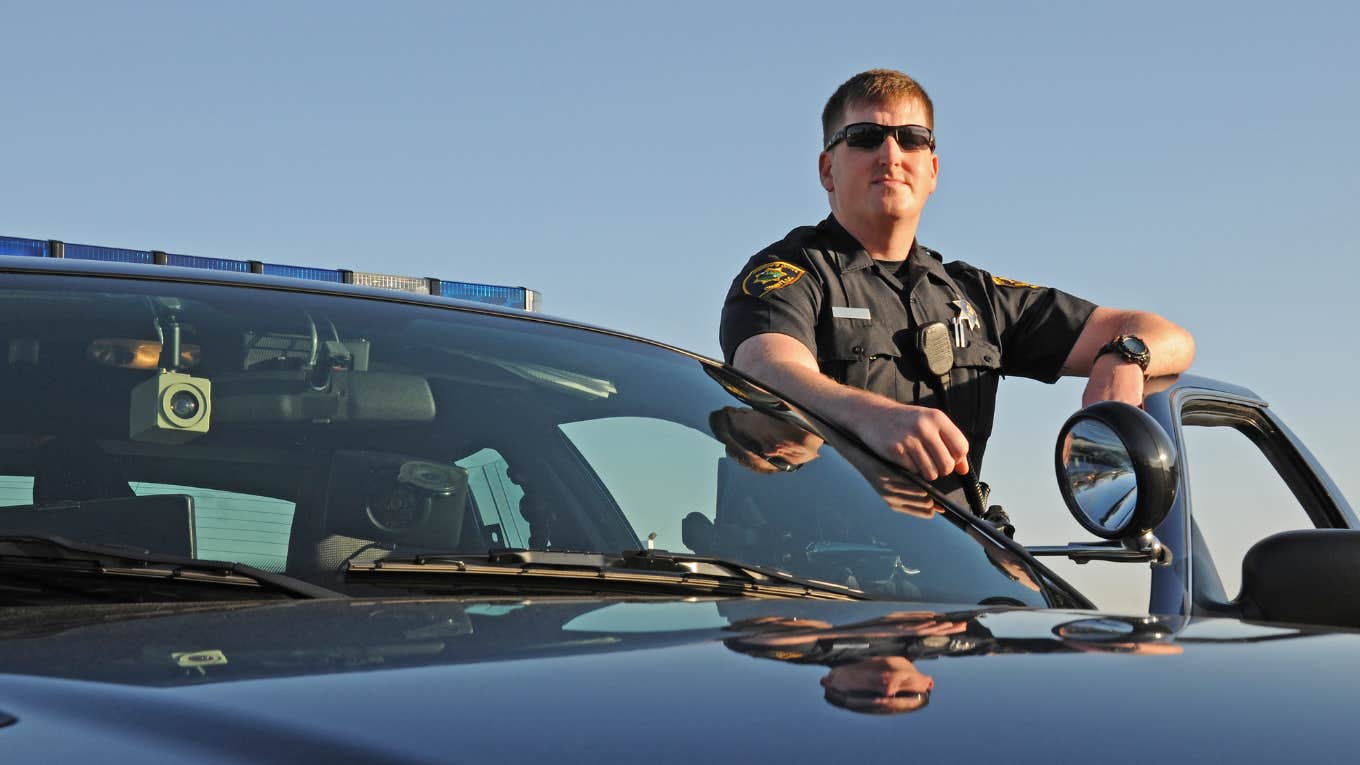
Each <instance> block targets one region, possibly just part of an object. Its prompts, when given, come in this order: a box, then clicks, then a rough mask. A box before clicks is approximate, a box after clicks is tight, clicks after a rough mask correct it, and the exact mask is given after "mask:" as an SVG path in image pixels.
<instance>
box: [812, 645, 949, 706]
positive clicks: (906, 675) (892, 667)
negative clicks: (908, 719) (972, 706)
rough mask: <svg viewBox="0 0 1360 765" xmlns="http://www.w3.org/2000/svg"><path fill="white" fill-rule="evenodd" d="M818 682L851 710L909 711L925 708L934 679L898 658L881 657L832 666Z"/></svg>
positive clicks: (903, 659) (900, 657)
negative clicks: (841, 699)
mask: <svg viewBox="0 0 1360 765" xmlns="http://www.w3.org/2000/svg"><path fill="white" fill-rule="evenodd" d="M821 683H822V686H823V687H824V688H828V689H831V690H834V691H837V692H839V693H841V694H842V695H844V697H845V702H844V704H845V706H846V707H847V708H849V709H852V710H856V711H877V712H910V711H912V710H915V709H920V708H921V707H923V706H925V698H924V697H925V694H927V693H929V692H930V689H931V688H933V687H934V685H935V680H934V679H933V678H931V676H930V675H927V674H924V673H922V672H921V671H920V670H918V669H916V667H915V666H914V665H913V664H912V663H911V662H910V661H908V660H907V659H906V658H904V657H902V656H881V657H876V658H872V659H865V660H864V661H857V662H854V663H853V664H844V665H841V666H838V667H833V668H832V669H831V671H830V672H828V673H826V676H825V677H823V678H822V680H821Z"/></svg>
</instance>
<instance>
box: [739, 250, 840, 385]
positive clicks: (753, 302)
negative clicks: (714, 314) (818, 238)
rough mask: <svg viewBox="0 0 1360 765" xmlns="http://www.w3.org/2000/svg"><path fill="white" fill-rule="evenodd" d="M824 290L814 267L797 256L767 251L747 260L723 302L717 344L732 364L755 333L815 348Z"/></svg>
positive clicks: (813, 350) (799, 255)
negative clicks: (739, 347) (771, 333)
mask: <svg viewBox="0 0 1360 765" xmlns="http://www.w3.org/2000/svg"><path fill="white" fill-rule="evenodd" d="M821 302H822V289H821V285H820V283H819V281H818V275H817V273H816V271H814V270H813V269H812V268H809V266H808V263H807V261H806V260H805V259H804V258H803V257H802V253H801V252H799V253H798V254H797V256H792V255H789V254H787V253H783V254H781V253H779V252H775V251H768V250H767V251H764V252H761V253H759V254H757V255H756V256H755V257H753V258H751V259H750V260H749V261H747V263H746V265H745V266H744V267H743V268H742V270H741V272H740V273H738V274H737V277H736V278H735V279H733V280H732V287H731V289H729V290H728V291H727V299H726V300H724V301H723V309H722V321H721V324H720V326H719V330H718V332H719V343H720V344H721V345H722V352H723V360H725V361H726V362H728V363H729V364H730V363H731V362H732V357H733V356H734V355H735V354H736V352H737V347H738V346H740V345H741V344H742V343H743V342H745V341H746V340H748V339H750V338H752V337H755V336H756V335H760V334H765V333H769V332H773V333H777V334H781V335H788V336H789V337H792V338H794V339H795V340H798V341H799V342H801V343H802V344H803V345H805V346H807V348H808V350H809V351H811V352H812V353H813V355H816V353H817V315H818V313H819V311H820V310H821Z"/></svg>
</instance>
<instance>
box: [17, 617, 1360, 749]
mask: <svg viewBox="0 0 1360 765" xmlns="http://www.w3.org/2000/svg"><path fill="white" fill-rule="evenodd" d="M904 608H909V607H908V606H903V605H902V604H885V603H830V602H802V601H711V600H709V601H607V600H565V601H564V600H558V601H545V602H535V603H531V602H508V601H507V602H469V601H453V600H404V601H391V600H373V601H354V600H335V601H306V602H285V603H277V602H276V603H268V604H247V605H241V604H209V605H203V604H198V605H188V606H174V605H133V606H126V605H125V606H81V607H69V608H67V607H53V608H23V609H5V610H4V611H3V612H0V673H2V674H0V746H3V747H4V749H3V751H5V752H6V756H7V758H12V761H15V762H19V761H76V759H77V758H82V759H83V758H98V759H99V761H103V762H110V761H112V762H121V761H136V762H157V761H178V762H185V761H194V762H210V761H217V760H229V761H242V760H246V761H258V762H265V761H299V760H308V761H311V760H316V761H323V760H324V761H331V762H347V761H355V762H357V761H365V762H478V761H485V760H487V759H488V758H496V759H498V760H501V761H507V760H508V761H516V762H523V761H538V762H561V761H567V762H601V761H606V760H615V761H619V760H622V761H632V760H633V758H641V759H643V760H644V761H663V762H671V761H687V762H704V761H709V760H718V761H736V760H741V761H750V760H758V761H776V760H777V761H789V762H809V761H818V762H828V761H836V762H842V761H854V760H871V761H885V760H894V761H897V760H903V761H923V762H924V761H930V760H935V759H943V760H949V761H956V762H957V761H964V762H967V761H973V760H981V759H984V758H985V759H988V760H992V761H1005V762H1053V761H1069V760H1076V759H1082V760H1096V761H1102V762H1147V761H1149V760H1158V761H1160V760H1167V759H1169V760H1173V761H1223V762H1229V761H1232V762H1259V761H1267V760H1277V759H1284V758H1288V759H1290V760H1294V761H1309V760H1333V759H1339V758H1340V757H1342V756H1343V753H1345V752H1346V751H1347V747H1346V746H1345V741H1344V739H1345V738H1346V737H1347V731H1349V729H1350V723H1351V720H1352V718H1353V717H1354V714H1355V710H1356V708H1357V706H1360V704H1358V703H1357V702H1360V690H1358V689H1357V683H1356V682H1355V681H1356V675H1357V670H1356V669H1355V668H1356V667H1357V666H1360V634H1357V633H1349V632H1328V631H1319V630H1311V629H1307V628H1295V627H1286V626H1267V625H1251V624H1244V623H1239V622H1234V621H1228V620H1195V621H1189V620H1181V619H1165V618H1164V619H1149V618H1143V619H1137V618H1119V617H1109V616H1102V615H1100V614H1096V613H1092V612H1081V611H1029V610H995V609H993V610H988V609H980V610H978V609H966V608H961V609H960V610H957V611H935V612H916V611H907V612H904V610H903V609H904ZM937 608H938V607H937ZM875 673H878V674H875ZM893 673H905V674H904V675H901V676H903V677H906V676H910V677H911V678H912V680H913V682H915V683H917V687H918V688H919V687H920V683H922V682H923V681H924V679H929V680H931V681H933V690H930V691H929V693H928V695H925V694H919V695H916V696H912V695H911V694H909V693H907V694H904V696H903V697H900V698H905V699H906V700H907V703H908V705H912V704H914V705H918V706H920V708H918V709H916V710H915V711H899V712H898V713H895V714H885V712H888V711H892V710H890V709H889V708H887V707H882V706H878V707H871V708H869V709H867V710H866V711H851V709H849V708H847V707H848V706H857V704H855V703H851V702H855V701H858V702H861V703H859V704H858V708H860V709H862V710H863V709H864V708H863V704H862V702H863V699H864V697H865V694H864V693H863V692H862V691H861V692H857V693H852V694H850V696H847V695H845V694H844V693H841V691H842V690H843V689H841V688H840V687H839V686H838V684H839V683H840V682H841V678H842V677H843V676H856V677H858V678H859V679H860V680H863V679H864V678H865V677H879V675H881V677H879V679H881V680H883V681H884V682H886V681H887V677H888V675H890V674H893ZM828 678H834V679H833V680H828ZM868 695H870V696H872V695H873V694H868ZM847 698H849V699H850V701H847ZM876 703H892V704H897V703H899V702H898V701H897V700H894V701H892V702H882V701H881V700H880V701H875V702H871V704H876ZM922 704H923V705H922ZM6 723H8V724H6Z"/></svg>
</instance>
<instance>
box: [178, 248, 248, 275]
mask: <svg viewBox="0 0 1360 765" xmlns="http://www.w3.org/2000/svg"><path fill="white" fill-rule="evenodd" d="M165 265H167V266H180V267H181V268H206V269H208V270H209V271H235V272H236V273H238V274H248V273H250V262H249V261H245V260H232V259H231V258H200V257H199V256H197V255H175V254H173V253H170V254H167V255H166V256H165Z"/></svg>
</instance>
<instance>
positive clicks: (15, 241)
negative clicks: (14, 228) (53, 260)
mask: <svg viewBox="0 0 1360 765" xmlns="http://www.w3.org/2000/svg"><path fill="white" fill-rule="evenodd" d="M0 255H26V256H31V257H38V258H45V257H47V242H45V241H43V240H41V239H19V238H17V237H12V236H0Z"/></svg>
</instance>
